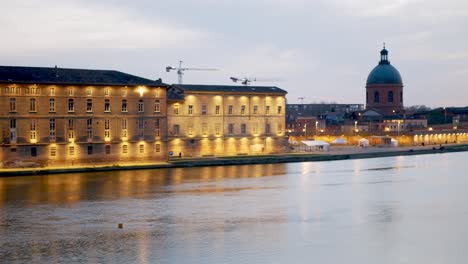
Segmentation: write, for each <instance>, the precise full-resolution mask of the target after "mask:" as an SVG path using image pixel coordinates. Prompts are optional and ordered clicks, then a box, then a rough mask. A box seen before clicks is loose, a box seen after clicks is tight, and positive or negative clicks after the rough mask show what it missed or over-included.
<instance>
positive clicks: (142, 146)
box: [138, 144, 145, 154]
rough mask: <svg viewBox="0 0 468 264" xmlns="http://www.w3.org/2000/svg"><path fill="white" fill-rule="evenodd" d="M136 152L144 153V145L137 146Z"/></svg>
mask: <svg viewBox="0 0 468 264" xmlns="http://www.w3.org/2000/svg"><path fill="white" fill-rule="evenodd" d="M138 151H139V152H140V154H143V153H145V145H144V144H140V145H138Z"/></svg>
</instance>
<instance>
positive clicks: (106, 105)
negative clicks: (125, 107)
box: [104, 99, 110, 113]
mask: <svg viewBox="0 0 468 264" xmlns="http://www.w3.org/2000/svg"><path fill="white" fill-rule="evenodd" d="M104 112H106V113H108V112H110V100H109V99H106V100H104Z"/></svg>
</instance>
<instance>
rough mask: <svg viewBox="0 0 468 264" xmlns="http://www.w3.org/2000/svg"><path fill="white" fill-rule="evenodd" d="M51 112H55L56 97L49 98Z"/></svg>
mask: <svg viewBox="0 0 468 264" xmlns="http://www.w3.org/2000/svg"><path fill="white" fill-rule="evenodd" d="M49 112H51V113H54V112H55V99H54V98H50V99H49Z"/></svg>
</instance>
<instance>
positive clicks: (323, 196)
mask: <svg viewBox="0 0 468 264" xmlns="http://www.w3.org/2000/svg"><path fill="white" fill-rule="evenodd" d="M467 161H468V153H466V152H465V153H450V154H433V155H420V156H405V157H387V158H375V159H362V160H343V161H330V162H304V163H289V164H271V165H245V166H225V167H201V168H181V169H158V170H138V171H117V172H100V173H80V174H63V175H46V176H30V177H12V178H0V263H204V264H205V263H208V264H210V263H213V264H214V263H465V262H466V261H467V259H468V251H467V250H466V245H467V244H468V225H467V223H468V202H467V201H468V172H467V171H468V162H467ZM119 223H122V224H123V228H118V224H119Z"/></svg>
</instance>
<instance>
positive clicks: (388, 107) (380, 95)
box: [366, 47, 404, 115]
mask: <svg viewBox="0 0 468 264" xmlns="http://www.w3.org/2000/svg"><path fill="white" fill-rule="evenodd" d="M366 109H367V110H371V109H372V110H375V111H377V112H379V113H381V114H383V115H395V114H396V115H398V114H403V111H404V109H403V81H402V79H401V75H400V73H399V72H398V70H397V69H396V68H395V67H393V66H392V65H391V64H390V61H389V60H388V50H387V49H385V47H384V49H383V50H382V51H380V62H379V64H378V65H377V66H376V67H375V68H374V69H373V70H372V71H371V72H370V74H369V76H368V77H367V82H366Z"/></svg>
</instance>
